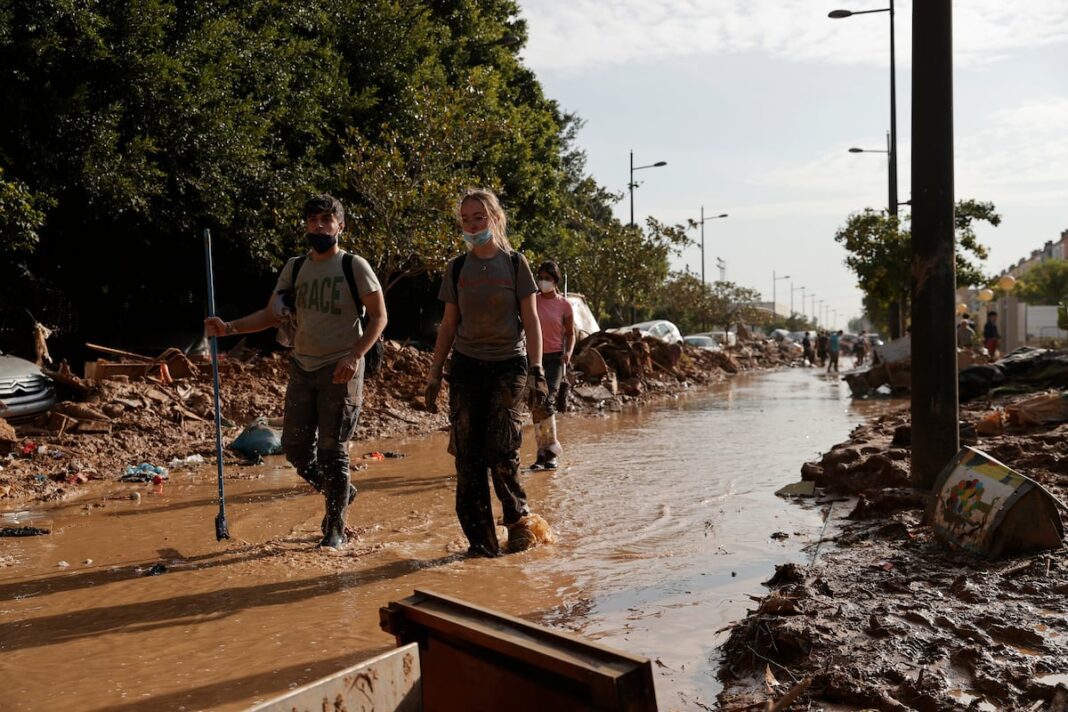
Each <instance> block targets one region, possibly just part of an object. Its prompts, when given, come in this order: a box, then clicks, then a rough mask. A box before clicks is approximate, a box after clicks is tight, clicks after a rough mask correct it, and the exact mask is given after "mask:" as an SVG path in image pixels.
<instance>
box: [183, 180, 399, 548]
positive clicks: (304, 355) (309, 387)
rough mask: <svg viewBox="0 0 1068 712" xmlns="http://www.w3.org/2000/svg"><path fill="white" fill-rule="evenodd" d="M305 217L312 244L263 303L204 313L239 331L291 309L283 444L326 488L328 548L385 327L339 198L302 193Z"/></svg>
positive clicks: (339, 520)
mask: <svg viewBox="0 0 1068 712" xmlns="http://www.w3.org/2000/svg"><path fill="white" fill-rule="evenodd" d="M304 224H305V229H306V233H307V234H306V235H305V239H306V241H307V244H308V246H309V247H310V248H311V249H310V251H309V252H308V253H307V254H306V255H302V256H300V257H294V258H291V259H290V260H289V261H288V262H287V263H286V265H285V267H283V268H282V272H281V274H280V275H279V277H278V284H277V285H276V287H275V294H273V295H272V297H271V300H270V301H269V302H268V304H267V306H265V307H264V308H263V309H260V310H259V311H257V312H255V313H253V314H249V315H248V316H244V317H242V318H240V319H235V320H234V321H230V322H224V321H222V320H221V319H219V318H216V317H212V318H209V319H206V320H205V321H204V328H205V331H206V332H207V334H208V335H209V336H229V335H232V334H247V333H251V332H254V331H263V330H264V329H268V328H270V327H272V326H278V325H279V324H280V323H281V320H282V312H287V313H292V312H295V320H296V333H295V335H294V340H293V343H294V348H293V354H292V361H291V363H290V370H289V386H288V387H287V389H286V401H285V418H284V421H283V426H282V448H283V450H284V451H285V455H286V459H287V460H289V462H290V463H291V464H292V465H293V466H294V467H295V468H296V469H297V474H299V475H300V476H301V477H303V478H304V479H305V480H307V481H308V482H309V483H310V484H311V486H312V487H314V488H315V489H316V490H317V491H319V492H322V493H323V495H324V496H325V499H326V516H325V517H324V518H323V523H322V530H323V539H322V541H321V542H320V543H319V546H320V547H330V548H335V549H336V548H339V547H340V546H341V545H342V544H344V543H345V511H346V509H347V507H348V505H349V504H350V503H351V502H352V500H353V498H355V496H356V488H355V487H353V486H352V485H351V484H350V483H349V449H348V442H349V439H350V438H351V437H352V434H353V432H354V431H355V430H356V423H357V421H358V420H359V417H360V407H361V405H362V403H363V375H364V358H363V356H364V354H366V353H367V352H368V351H369V350H370V348H371V347H372V345H374V343H375V341H377V340H378V337H379V336H381V334H382V331H383V329H385V327H386V306H385V301H384V299H383V296H382V289H381V286H380V285H379V283H378V279H377V278H376V277H375V274H374V271H373V270H372V269H371V266H370V265H369V264H368V263H367V260H365V259H363V258H362V257H358V256H356V255H350V254H348V253H346V252H344V251H343V250H341V248H340V247H339V246H338V237H339V236H340V235H341V232H342V230H344V228H345V209H344V207H343V206H342V205H341V201H339V200H338V199H337V198H334V197H332V196H330V195H325V194H324V195H317V196H315V197H314V198H312V199H310V200H309V201H308V202H307V203H306V204H305V205H304ZM279 301H284V302H285V303H286V308H285V309H280V307H279ZM363 309H366V310H367V316H368V322H367V329H366V331H364V329H363V327H362V325H361V323H360V313H361V311H362V310H363Z"/></svg>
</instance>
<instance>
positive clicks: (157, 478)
mask: <svg viewBox="0 0 1068 712" xmlns="http://www.w3.org/2000/svg"><path fill="white" fill-rule="evenodd" d="M164 479H165V478H164V477H163V475H152V484H154V485H161V484H163V481H164Z"/></svg>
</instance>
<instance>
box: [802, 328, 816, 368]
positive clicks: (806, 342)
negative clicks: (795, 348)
mask: <svg viewBox="0 0 1068 712" xmlns="http://www.w3.org/2000/svg"><path fill="white" fill-rule="evenodd" d="M801 352H802V353H801V365H802V366H804V365H805V362H806V361H807V362H808V365H809V366H813V365H815V358H814V357H813V355H812V339H810V338H809V336H808V332H807V331H806V332H805V336H804V337H803V338H802V339H801Z"/></svg>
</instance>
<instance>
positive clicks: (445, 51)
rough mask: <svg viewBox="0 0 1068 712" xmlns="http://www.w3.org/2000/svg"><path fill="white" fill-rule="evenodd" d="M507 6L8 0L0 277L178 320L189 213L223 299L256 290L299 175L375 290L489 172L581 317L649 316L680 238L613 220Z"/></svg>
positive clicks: (426, 265) (192, 260) (182, 316)
mask: <svg viewBox="0 0 1068 712" xmlns="http://www.w3.org/2000/svg"><path fill="white" fill-rule="evenodd" d="M518 15H519V8H518V4H517V3H516V2H515V1H514V0H433V1H432V2H427V1H425V0H363V1H361V2H351V1H350V0H302V1H301V2H299V3H298V2H294V1H293V0H242V2H237V1H236V0H134V1H132V2H124V3H123V2H120V3H81V2H71V1H70V0H10V1H9V2H7V3H5V4H3V7H2V8H0V64H2V66H3V67H4V70H5V71H4V72H2V73H0V95H2V96H3V97H4V104H5V106H4V108H5V116H4V120H3V121H2V122H0V171H2V172H0V291H2V290H3V289H4V288H8V289H10V290H11V291H12V294H17V293H18V289H19V284H20V282H19V280H23V279H31V278H32V279H33V280H34V281H35V284H39V285H42V288H43V287H45V286H49V285H51V287H49V288H52V287H55V288H57V289H60V290H62V291H64V292H65V293H66V294H67V296H68V297H69V300H68V301H69V303H71V304H72V305H74V306H73V308H75V309H78V310H80V311H81V313H82V316H84V317H85V319H86V321H87V323H88V322H91V323H93V324H95V325H96V326H97V327H100V328H115V327H116V325H118V324H122V323H124V322H125V321H126V320H134V319H135V318H137V317H141V318H147V317H151V318H153V319H157V318H158V315H159V314H165V315H166V319H167V321H168V324H169V325H170V326H174V327H176V328H180V327H181V326H183V324H180V323H175V322H184V326H185V328H189V327H194V328H195V327H196V324H197V323H198V321H199V317H200V315H201V309H202V303H203V297H202V296H201V295H203V294H204V287H203V252H202V242H201V240H200V238H199V234H200V230H201V229H202V228H211V229H212V231H213V233H214V235H215V245H216V255H215V257H216V275H217V277H218V280H217V284H216V288H217V292H218V299H217V301H218V302H219V304H220V305H221V308H222V309H224V310H225V309H227V308H228V305H229V307H230V308H232V309H233V310H234V311H235V312H237V311H243V310H244V309H247V308H249V307H256V306H259V305H260V304H262V302H263V298H264V296H265V294H266V292H267V290H268V289H269V286H270V285H271V284H273V280H274V277H275V275H276V273H277V270H278V268H279V267H280V266H281V264H282V263H283V261H284V260H285V259H286V258H287V257H289V256H291V255H293V254H296V253H297V252H298V251H300V250H302V249H303V247H304V246H303V244H302V242H301V233H302V228H301V224H300V220H299V214H300V206H301V204H302V203H303V202H304V201H305V200H306V199H307V197H309V196H310V195H311V194H314V193H317V192H330V193H333V194H335V195H337V196H338V197H340V198H341V199H342V201H343V202H344V203H345V206H346V209H347V213H348V220H347V232H346V234H345V235H344V236H343V239H342V244H343V245H344V246H346V247H349V248H351V249H353V250H355V251H357V252H359V253H361V254H363V255H364V256H365V257H367V258H368V259H369V260H370V261H371V263H372V264H373V265H374V266H375V269H376V270H377V272H378V274H379V277H380V278H381V279H382V282H383V284H384V285H385V287H386V288H387V290H388V289H390V288H392V287H394V285H396V284H397V283H398V282H400V281H402V280H405V279H410V278H413V277H414V278H417V279H419V278H421V279H429V278H432V277H433V276H434V275H437V274H440V271H441V269H442V267H443V266H444V264H445V261H446V260H447V259H448V258H449V257H451V256H453V255H455V254H456V253H458V252H459V250H460V249H462V247H461V243H460V241H459V239H458V237H459V235H458V230H457V228H456V223H455V220H454V216H453V212H454V209H455V200H456V198H457V197H458V195H459V193H460V192H461V191H462V189H464V188H467V187H488V188H491V189H493V190H494V191H496V192H497V193H498V195H499V196H500V198H501V201H502V203H503V205H504V206H505V208H506V210H507V211H508V217H509V226H510V239H511V240H512V242H513V244H515V245H517V246H521V247H522V249H523V250H524V251H525V252H527V254H528V255H529V256H530V257H531V258H532V261H535V260H537V259H539V258H543V257H551V258H554V259H557V260H558V261H560V262H561V264H562V266H563V267H564V269H565V271H566V272H567V274H568V276H569V282H570V285H569V286H570V287H571V288H572V289H577V290H581V291H583V292H585V293H587V295H588V296H589V298H590V302H591V304H592V305H593V307H594V309H595V310H596V311H597V312H598V315H599V316H601V317H606V316H607V317H609V319H614V320H617V321H621V322H622V321H627V320H629V316H628V315H642V316H645V315H647V314H648V313H649V312H650V311H651V310H652V309H654V308H655V306H656V298H657V295H658V293H659V288H660V287H661V285H662V283H663V282H664V281H665V279H666V278H667V276H668V260H669V257H670V255H671V254H672V253H673V251H675V250H678V249H679V248H680V247H681V246H682V245H684V244H686V240H685V235H684V234H683V232H682V229H681V227H680V226H666V225H662V224H660V223H659V222H657V221H655V220H653V221H650V222H649V223H648V224H647V225H645V226H642V227H641V228H635V227H628V226H626V225H623V224H622V223H621V222H620V221H619V220H618V219H616V218H615V217H614V215H613V208H614V206H615V205H616V203H617V202H618V200H619V198H620V196H619V195H618V194H614V193H611V192H609V191H607V190H606V189H605V188H603V187H602V186H599V185H597V183H596V182H595V181H594V180H593V179H592V178H590V177H589V176H588V175H587V174H586V171H585V155H584V154H583V152H582V151H581V150H580V149H578V148H577V146H576V144H575V140H576V136H577V133H578V131H579V129H580V127H581V121H580V120H579V119H578V118H577V117H575V116H573V115H571V114H567V113H566V112H564V111H562V110H561V109H560V108H559V107H558V106H557V104H556V103H555V102H553V101H552V100H550V99H548V98H546V97H545V95H544V92H543V91H542V87H541V85H540V84H539V82H538V80H537V77H536V76H535V75H534V74H533V72H531V71H530V69H529V68H527V67H525V66H524V65H523V64H522V62H521V61H520V59H519V57H518V56H517V54H516V47H515V46H514V44H513V43H511V42H504V41H503V40H504V38H506V37H509V36H512V37H515V38H517V39H518V42H519V44H520V45H521V44H522V42H523V41H524V40H525V37H526V27H525V24H524V22H523V21H522V20H521V19H520V18H519V16H518ZM27 275H29V276H27ZM43 316H44V315H42V317H43ZM45 320H46V321H47V319H45ZM0 330H2V324H0Z"/></svg>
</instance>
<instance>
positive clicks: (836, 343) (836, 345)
mask: <svg viewBox="0 0 1068 712" xmlns="http://www.w3.org/2000/svg"><path fill="white" fill-rule="evenodd" d="M841 339H842V332H841V331H832V332H831V335H830V337H828V339H827V373H830V372H831V370H832V369H833V370H834V372H835V373H838V352H839V350H840V349H841V346H842V342H841Z"/></svg>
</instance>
